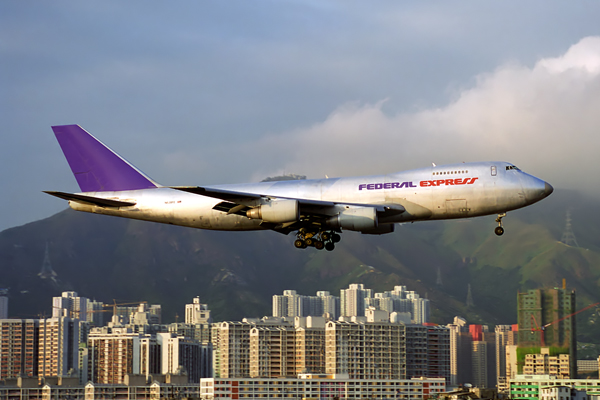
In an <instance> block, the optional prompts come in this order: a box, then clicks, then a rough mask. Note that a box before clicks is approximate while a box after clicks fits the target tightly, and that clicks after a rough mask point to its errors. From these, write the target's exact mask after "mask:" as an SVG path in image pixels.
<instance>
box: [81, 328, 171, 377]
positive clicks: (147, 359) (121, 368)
mask: <svg viewBox="0 0 600 400" xmlns="http://www.w3.org/2000/svg"><path fill="white" fill-rule="evenodd" d="M144 339H146V340H145V342H144V344H145V346H144V347H142V346H141V345H140V344H141V342H142V341H144ZM155 345H156V342H155V340H154V341H153V340H152V339H151V335H145V334H140V333H135V332H133V331H132V330H131V329H130V328H107V327H104V328H95V329H92V330H91V332H90V335H89V337H88V348H89V354H88V359H89V372H88V377H89V379H90V380H91V381H92V382H95V383H103V384H122V383H124V382H125V375H127V374H144V375H147V374H151V373H153V372H159V371H160V360H157V359H156V357H155V355H156V354H155V351H156V348H155V347H153V346H155ZM141 350H144V351H145V352H146V353H145V354H143V355H142V354H141ZM154 363H157V364H154ZM142 365H143V368H142Z"/></svg>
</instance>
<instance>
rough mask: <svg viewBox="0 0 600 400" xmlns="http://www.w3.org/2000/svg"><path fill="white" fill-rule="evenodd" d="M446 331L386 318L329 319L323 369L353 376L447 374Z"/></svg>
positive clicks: (397, 377) (366, 377)
mask: <svg viewBox="0 0 600 400" xmlns="http://www.w3.org/2000/svg"><path fill="white" fill-rule="evenodd" d="M449 344H450V331H449V329H447V328H444V327H429V326H423V325H404V324H393V323H390V322H387V321H373V322H369V321H367V322H348V321H329V322H327V324H326V328H325V372H326V373H328V374H348V375H349V376H350V378H354V379H406V378H410V377H420V376H436V377H439V376H443V377H444V378H445V379H449V378H450V354H449V353H450V348H449V347H450V346H449Z"/></svg>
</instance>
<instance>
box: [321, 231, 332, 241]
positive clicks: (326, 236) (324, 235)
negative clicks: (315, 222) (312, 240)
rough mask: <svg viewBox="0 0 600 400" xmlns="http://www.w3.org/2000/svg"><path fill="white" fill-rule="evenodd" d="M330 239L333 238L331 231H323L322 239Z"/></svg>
mask: <svg viewBox="0 0 600 400" xmlns="http://www.w3.org/2000/svg"><path fill="white" fill-rule="evenodd" d="M329 239H331V234H330V233H329V232H323V233H321V240H323V241H325V242H326V241H328V240H329Z"/></svg>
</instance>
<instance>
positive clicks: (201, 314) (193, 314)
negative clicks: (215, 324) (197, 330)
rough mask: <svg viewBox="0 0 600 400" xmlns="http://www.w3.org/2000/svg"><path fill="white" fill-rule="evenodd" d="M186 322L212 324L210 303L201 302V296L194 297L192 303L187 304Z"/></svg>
mask: <svg viewBox="0 0 600 400" xmlns="http://www.w3.org/2000/svg"><path fill="white" fill-rule="evenodd" d="M185 323H186V324H194V325H196V324H211V323H212V317H211V315H210V310H209V309H208V304H202V303H200V297H194V300H193V303H192V304H186V305H185Z"/></svg>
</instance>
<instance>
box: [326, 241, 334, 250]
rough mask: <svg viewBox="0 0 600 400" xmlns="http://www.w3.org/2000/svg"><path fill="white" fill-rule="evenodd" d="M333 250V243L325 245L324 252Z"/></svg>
mask: <svg viewBox="0 0 600 400" xmlns="http://www.w3.org/2000/svg"><path fill="white" fill-rule="evenodd" d="M333 249H335V244H333V243H331V242H328V243H327V244H326V245H325V250H327V251H333Z"/></svg>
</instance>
